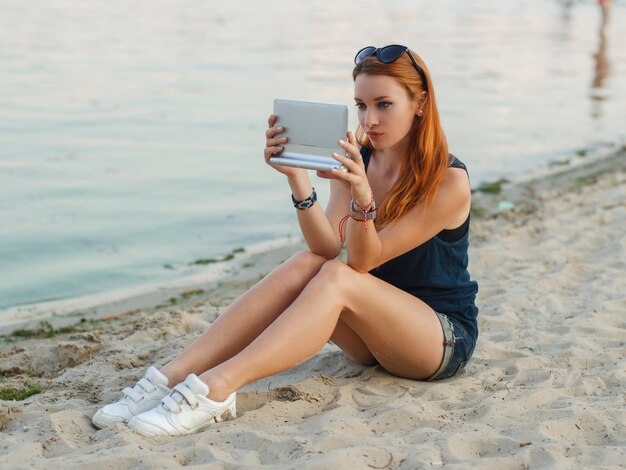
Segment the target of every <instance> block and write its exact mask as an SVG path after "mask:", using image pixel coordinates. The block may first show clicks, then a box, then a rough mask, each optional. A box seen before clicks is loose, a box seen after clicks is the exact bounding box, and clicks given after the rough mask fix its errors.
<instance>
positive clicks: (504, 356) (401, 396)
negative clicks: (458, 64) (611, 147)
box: [0, 150, 626, 470]
mask: <svg viewBox="0 0 626 470" xmlns="http://www.w3.org/2000/svg"><path fill="white" fill-rule="evenodd" d="M503 202H504V203H505V204H503ZM498 206H499V207H500V208H501V209H502V208H506V209H509V210H506V211H500V212H498V210H497V207H498ZM511 206H513V208H511ZM475 208H476V209H475V216H474V221H473V226H472V240H473V241H472V243H473V245H472V250H471V253H470V263H471V267H470V268H471V269H470V271H471V273H472V276H473V277H474V278H476V279H477V280H478V282H479V285H480V292H479V298H478V305H479V307H480V315H479V326H480V338H479V342H478V345H477V347H476V351H475V353H474V357H473V359H472V361H471V362H470V364H469V365H468V367H467V368H466V370H465V371H464V372H463V373H462V374H461V375H459V376H457V377H454V378H452V379H448V380H443V381H441V382H435V383H422V382H416V381H411V380H404V379H400V378H397V377H394V376H392V375H390V374H388V373H386V372H385V371H384V370H382V369H381V368H379V367H374V368H364V367H361V366H358V365H356V364H355V363H353V362H351V361H350V360H349V359H347V358H346V357H345V356H344V355H343V354H342V353H341V352H340V351H339V350H338V349H337V348H336V347H334V346H332V345H328V346H326V347H325V348H324V350H323V351H322V352H321V353H320V354H318V355H317V356H316V357H314V358H313V359H311V360H309V361H308V362H305V363H303V364H301V365H300V366H298V367H297V368H295V369H293V370H290V371H287V372H285V373H282V374H280V375H278V376H274V377H270V378H267V379H264V380H261V381H258V382H255V383H253V384H251V385H249V386H248V387H246V388H245V389H243V390H241V391H240V393H239V395H238V411H239V417H238V418H236V419H235V420H232V421H228V422H225V423H220V424H219V425H216V426H215V428H213V429H211V430H209V431H206V432H203V433H200V434H196V435H192V436H186V437H179V438H145V437H142V436H140V435H138V434H135V433H134V432H132V431H130V430H129V429H128V428H127V427H126V426H125V425H118V426H116V427H114V428H112V429H105V430H101V431H98V430H96V429H95V428H94V427H93V426H92V424H91V422H90V417H91V416H92V414H93V413H94V412H95V411H96V410H97V409H98V408H99V407H100V406H102V405H103V404H105V403H108V402H111V401H113V400H116V399H117V398H118V397H119V396H120V390H121V389H122V388H123V387H125V386H127V385H130V384H132V383H133V382H134V381H136V380H137V379H138V378H139V377H141V376H142V375H143V374H144V372H145V370H146V368H147V367H148V366H149V365H151V364H156V365H162V364H164V363H165V362H166V361H167V360H168V359H170V358H172V357H173V356H175V355H176V354H177V353H178V352H180V351H181V350H182V349H183V348H184V346H185V345H186V344H187V343H189V342H190V341H192V340H193V339H194V338H195V337H196V336H197V335H198V334H199V333H200V332H201V331H203V330H204V329H205V328H206V327H207V326H208V325H209V324H210V323H211V322H212V321H213V320H214V319H215V318H216V317H217V316H218V315H219V314H220V313H221V312H223V310H224V309H225V308H226V307H227V306H228V305H229V303H230V302H231V301H232V300H233V299H234V298H236V297H237V296H238V295H239V294H240V293H241V292H242V291H243V290H244V289H246V288H247V287H248V286H250V285H252V284H253V283H254V282H256V280H258V278H259V276H261V275H263V274H264V273H267V272H268V271H269V269H271V266H273V265H275V264H277V263H279V262H281V261H282V260H284V259H285V258H287V257H288V256H289V254H290V251H295V250H297V249H299V248H301V244H300V245H298V244H296V245H293V246H291V247H289V248H288V249H282V250H277V251H275V252H271V253H270V254H265V255H263V256H259V257H258V258H256V260H255V261H254V266H253V267H250V268H249V269H242V270H240V271H239V272H237V273H235V274H233V275H232V276H230V277H229V278H226V279H225V280H222V281H220V282H219V283H216V284H212V285H208V286H204V288H203V289H202V292H200V291H199V290H195V291H187V292H186V293H185V292H183V293H180V294H179V295H178V297H177V299H176V300H172V301H170V302H169V304H168V305H163V304H161V305H159V306H158V307H157V306H153V307H151V308H140V309H130V310H129V309H126V310H125V311H124V310H123V309H119V310H118V311H111V310H109V311H107V312H103V311H101V312H100V314H99V315H93V316H90V317H81V318H79V317H78V316H76V315H74V316H72V315H71V314H70V315H68V316H63V317H54V318H50V319H48V321H49V323H45V324H38V325H39V326H37V324H33V323H30V324H26V325H21V326H19V325H13V326H11V328H10V329H9V330H6V329H5V331H4V336H2V338H1V339H0V389H3V390H6V389H14V390H18V391H19V390H26V389H29V388H31V389H32V390H33V391H37V390H41V393H37V394H34V395H32V396H30V397H27V398H26V399H24V400H19V401H11V400H4V401H0V430H1V433H2V439H1V440H0V467H1V468H7V469H8V468H11V469H19V468H65V469H72V468H85V467H88V468H90V469H91V470H97V469H131V468H132V469H138V468H139V469H154V468H158V469H160V468H179V467H183V466H184V467H190V468H203V469H208V468H215V469H218V468H219V469H221V468H246V467H247V468H259V467H268V468H320V469H321V468H328V469H339V468H400V469H414V468H427V467H428V468H430V467H446V468H459V469H465V468H485V469H498V470H503V469H509V468H510V469H520V468H533V469H534V468H603V469H604V468H619V467H620V466H622V468H623V465H624V462H626V387H625V385H626V366H625V364H626V361H625V360H624V355H625V350H626V348H625V346H626V320H625V316H624V312H625V311H626V281H625V276H624V274H625V272H626V256H625V254H626V239H625V238H624V233H626V152H625V151H624V150H622V151H621V153H619V152H618V153H616V154H615V155H614V156H612V157H610V158H608V159H604V160H603V161H602V162H596V163H593V164H589V165H581V166H579V167H576V168H572V169H566V170H563V171H562V172H561V173H559V174H556V175H552V176H550V177H546V178H542V179H540V180H534V181H528V182H526V183H523V184H517V185H511V187H506V186H505V187H504V188H503V189H502V192H500V193H498V194H491V195H487V194H477V195H476V197H475ZM251 264H252V263H251ZM33 387H35V388H33ZM37 387H39V388H37Z"/></svg>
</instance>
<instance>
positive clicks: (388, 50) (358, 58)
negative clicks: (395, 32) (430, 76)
mask: <svg viewBox="0 0 626 470" xmlns="http://www.w3.org/2000/svg"><path fill="white" fill-rule="evenodd" d="M405 52H406V55H408V56H409V59H411V62H413V67H415V70H417V73H419V75H420V78H421V79H422V84H423V87H424V90H425V91H428V83H427V82H426V74H425V73H424V70H423V69H422V67H420V66H419V65H418V64H417V61H416V60H415V57H413V54H411V51H410V50H409V48H408V47H406V46H401V45H399V44H391V45H389V46H385V47H380V48H378V47H374V46H367V47H364V48H363V49H361V50H360V51H359V52H357V53H356V55H355V56H354V63H355V64H356V65H359V64H360V63H361V62H363V61H364V60H365V59H366V58H368V57H369V56H372V55H373V56H376V58H378V60H380V61H381V62H382V63H383V64H390V63H392V62H395V61H396V60H398V59H399V58H400V57H402V55H403V54H404V53H405Z"/></svg>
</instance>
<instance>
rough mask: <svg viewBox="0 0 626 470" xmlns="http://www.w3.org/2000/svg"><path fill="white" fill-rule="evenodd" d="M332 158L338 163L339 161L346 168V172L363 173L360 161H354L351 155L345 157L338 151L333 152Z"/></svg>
mask: <svg viewBox="0 0 626 470" xmlns="http://www.w3.org/2000/svg"><path fill="white" fill-rule="evenodd" d="M333 158H334V159H335V160H337V161H338V162H339V163H341V164H342V165H343V166H345V167H346V168H347V169H348V172H350V173H351V174H355V173H356V174H361V173H364V172H363V171H362V168H363V165H362V163H360V162H359V161H354V159H353V158H351V157H345V156H343V155H339V154H338V153H333ZM359 158H361V155H360V154H359ZM344 173H345V172H344Z"/></svg>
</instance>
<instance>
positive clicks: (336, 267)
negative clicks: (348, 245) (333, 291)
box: [318, 259, 357, 288]
mask: <svg viewBox="0 0 626 470" xmlns="http://www.w3.org/2000/svg"><path fill="white" fill-rule="evenodd" d="M354 274H357V272H356V271H355V270H354V269H352V268H351V267H350V266H348V265H346V264H345V263H344V262H343V261H340V260H338V259H333V260H330V261H327V262H326V263H324V265H323V266H322V268H321V269H320V272H319V274H318V277H319V278H321V279H322V280H323V281H325V282H327V283H329V284H331V285H333V286H336V287H338V288H339V287H341V286H342V285H344V284H346V283H347V284H349V283H350V279H351V278H352V276H353V275H354Z"/></svg>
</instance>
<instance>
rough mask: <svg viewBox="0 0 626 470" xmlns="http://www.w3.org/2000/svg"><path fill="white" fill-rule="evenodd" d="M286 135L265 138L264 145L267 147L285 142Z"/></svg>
mask: <svg viewBox="0 0 626 470" xmlns="http://www.w3.org/2000/svg"><path fill="white" fill-rule="evenodd" d="M287 140H288V139H287V137H277V138H276V139H267V140H266V141H265V145H266V146H268V147H272V146H276V145H280V144H284V143H286V142H287Z"/></svg>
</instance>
